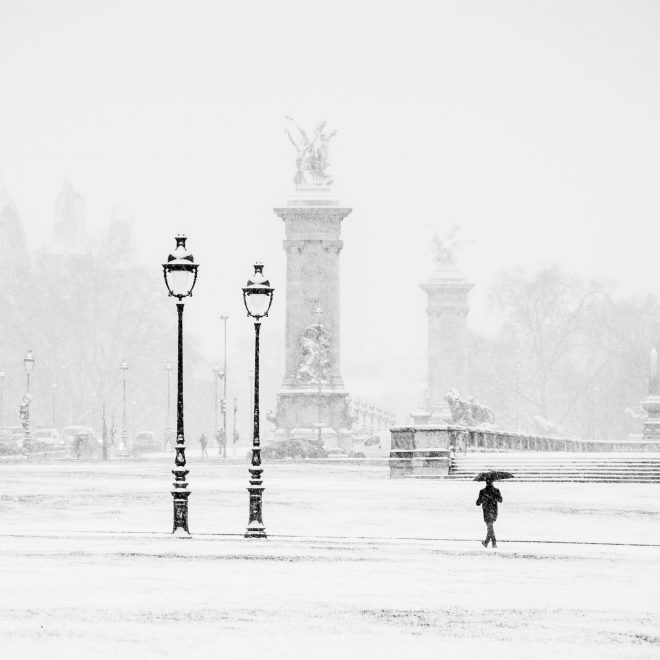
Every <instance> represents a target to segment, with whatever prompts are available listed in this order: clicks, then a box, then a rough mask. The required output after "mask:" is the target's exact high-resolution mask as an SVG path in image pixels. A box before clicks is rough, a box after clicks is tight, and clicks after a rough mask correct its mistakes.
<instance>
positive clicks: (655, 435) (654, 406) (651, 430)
mask: <svg viewBox="0 0 660 660" xmlns="http://www.w3.org/2000/svg"><path fill="white" fill-rule="evenodd" d="M642 408H644V410H646V412H647V414H648V417H647V418H646V419H645V420H644V431H643V438H644V440H660V371H659V368H658V352H657V350H656V349H655V348H653V349H651V355H650V360H649V395H648V396H647V397H646V399H644V402H643V403H642Z"/></svg>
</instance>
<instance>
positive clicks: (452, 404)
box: [445, 389, 495, 426]
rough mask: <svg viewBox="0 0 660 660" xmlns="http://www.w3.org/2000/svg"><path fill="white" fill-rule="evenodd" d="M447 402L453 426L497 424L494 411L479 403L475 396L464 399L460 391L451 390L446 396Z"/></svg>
mask: <svg viewBox="0 0 660 660" xmlns="http://www.w3.org/2000/svg"><path fill="white" fill-rule="evenodd" d="M445 400H446V401H447V403H448V404H449V410H450V411H451V423H452V424H461V425H463V426H480V425H483V424H493V423H494V422H495V413H494V412H493V410H492V409H491V408H489V407H488V406H484V405H482V404H481V403H479V401H477V400H476V399H475V398H474V397H473V396H469V397H467V399H462V398H461V396H460V394H459V393H458V390H455V389H451V390H449V392H447V394H445Z"/></svg>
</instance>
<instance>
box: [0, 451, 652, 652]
mask: <svg viewBox="0 0 660 660" xmlns="http://www.w3.org/2000/svg"><path fill="white" fill-rule="evenodd" d="M189 467H190V470H191V472H190V475H189V481H190V487H191V490H192V491H193V494H192V495H191V498H190V525H191V531H192V532H193V536H192V538H191V539H179V538H173V537H171V536H170V535H169V534H168V532H169V531H170V529H171V515H172V513H171V509H172V504H171V496H170V494H169V490H170V484H171V474H170V469H171V465H170V462H169V461H164V460H159V459H152V460H145V461H141V462H125V463H120V462H112V463H106V464H96V463H69V462H57V463H45V464H33V465H26V464H5V465H3V466H2V469H3V496H2V505H1V513H2V523H3V525H2V532H1V533H0V552H1V557H2V561H0V584H1V585H2V591H1V593H2V597H1V598H0V635H1V636H2V637H1V639H2V643H1V647H2V648H4V649H5V650H8V649H10V650H11V653H6V654H5V653H3V654H2V655H3V656H5V657H11V658H49V657H69V658H71V657H74V658H96V657H108V658H109V657H135V658H148V657H172V658H173V657H190V658H193V657H198V658H205V657H211V656H213V657H222V658H336V657H338V656H339V657H342V656H343V657H345V658H352V657H362V658H372V657H373V658H378V657H386V658H431V657H432V658H436V657H439V656H440V654H444V656H445V657H451V658H459V657H468V656H472V655H477V654H479V655H483V654H485V655H486V656H487V657H489V658H499V657H507V658H556V657H561V656H564V657H566V658H574V657H598V658H629V657H630V658H656V657H658V656H659V654H660V594H659V591H660V590H658V587H657V585H658V584H660V524H659V523H660V498H659V497H658V496H659V495H660V486H658V485H655V484H609V485H600V484H526V483H506V482H504V483H502V484H500V488H501V490H502V494H503V497H504V503H503V505H502V506H501V509H500V519H499V520H498V523H497V525H496V531H497V535H498V539H499V548H498V549H497V550H495V551H493V550H490V549H489V550H484V549H483V548H482V547H481V545H480V544H479V539H481V538H483V536H484V532H485V529H484V524H483V521H482V518H481V513H480V510H479V509H477V507H475V506H474V502H475V500H476V496H477V491H478V489H479V487H480V486H479V484H476V483H470V482H442V481H434V480H431V481H424V480H409V479H405V480H390V479H389V478H388V472H387V468H386V467H382V466H381V467H370V468H360V467H346V466H320V465H301V464H292V465H272V466H271V465H266V466H265V472H264V480H265V486H266V491H265V493H264V522H265V523H266V527H267V531H268V532H269V534H270V535H271V536H270V538H269V539H268V540H265V541H263V540H246V539H243V538H242V532H243V530H244V528H245V525H246V523H247V505H248V495H247V492H246V490H245V487H246V486H247V478H248V472H247V466H246V465H229V466H228V465H221V464H220V463H218V462H217V461H207V462H201V461H199V460H197V459H193V460H192V461H191V462H190V465H189Z"/></svg>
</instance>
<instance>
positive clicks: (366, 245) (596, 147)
mask: <svg viewBox="0 0 660 660" xmlns="http://www.w3.org/2000/svg"><path fill="white" fill-rule="evenodd" d="M0 16H1V20H0V95H1V98H2V102H1V103H0V183H1V184H2V185H3V186H4V188H5V189H6V191H7V192H8V193H9V195H10V196H11V198H12V199H13V203H14V204H15V207H16V208H17V209H18V211H19V213H20V215H21V218H22V222H23V226H24V229H25V233H26V237H27V243H28V248H29V250H30V252H31V254H33V255H38V254H39V253H40V251H44V250H46V251H47V250H48V246H49V244H50V242H51V236H52V224H53V218H54V206H55V201H56V199H57V197H58V195H59V193H60V190H61V188H62V185H63V183H64V182H65V181H70V182H71V184H72V185H73V186H74V188H75V190H76V191H77V192H78V193H79V194H80V195H81V196H82V197H83V198H84V199H85V201H86V212H85V222H86V233H87V234H88V236H89V237H90V241H91V242H92V244H94V243H95V242H96V243H98V242H99V239H100V238H101V237H104V236H105V234H106V231H107V227H108V225H109V223H110V220H111V218H112V217H113V212H114V211H113V210H114V209H116V207H117V205H121V207H122V209H124V210H123V211H122V213H125V214H126V216H127V217H130V218H132V231H133V234H132V238H131V244H132V256H131V259H132V260H134V261H135V262H136V263H137V264H138V265H140V266H143V267H144V268H145V269H146V270H147V272H151V273H152V274H153V279H152V281H151V282H150V283H149V284H148V285H146V286H147V288H148V289H149V287H151V288H150V289H149V290H150V291H152V292H153V293H152V295H150V297H149V300H150V301H151V300H154V299H155V298H157V297H158V295H161V296H162V298H163V305H166V306H167V307H166V310H167V313H169V314H170V315H171V322H170V325H169V326H167V327H166V329H165V330H162V331H161V330H160V329H159V328H155V329H154V333H156V334H162V333H164V332H165V331H167V332H171V333H172V334H171V353H170V354H168V355H163V356H162V360H161V361H162V363H163V364H164V362H165V361H166V360H168V359H169V360H171V359H173V356H174V350H175V346H176V344H175V341H176V338H175V335H174V330H173V329H174V325H173V324H174V315H175V310H174V306H173V305H169V303H168V301H167V300H166V291H165V286H164V284H163V282H162V276H161V266H160V264H161V263H162V262H163V261H164V260H165V258H166V256H167V254H168V252H169V251H170V250H171V249H172V248H173V247H174V242H173V236H174V235H175V234H176V233H179V232H183V233H186V234H187V235H188V237H189V241H188V246H189V248H190V250H191V251H192V252H193V254H194V255H195V257H196V260H197V261H198V262H199V263H200V272H199V280H198V283H197V287H196V289H195V294H194V296H193V298H192V300H191V301H190V302H189V303H188V304H187V306H186V325H185V329H186V333H187V335H186V340H187V342H189V343H190V346H191V356H192V351H193V350H194V355H195V360H196V361H195V362H194V373H195V374H196V376H197V378H198V379H200V383H201V384H199V385H198V387H199V389H200V391H201V390H202V389H203V388H205V387H206V388H207V390H206V391H208V390H210V388H211V367H212V365H213V364H214V363H215V362H217V361H221V358H222V322H221V320H220V315H221V314H228V315H229V317H230V320H229V323H228V327H229V337H228V351H229V374H230V375H229V396H230V399H231V397H233V396H237V397H239V399H240V400H241V413H243V411H246V410H247V409H248V407H249V405H248V401H249V395H248V390H249V376H248V372H249V369H250V367H251V361H252V353H251V350H252V343H251V342H252V326H251V324H250V323H249V321H248V319H247V318H245V312H244V310H243V304H242V299H241V291H240V287H242V286H244V285H245V281H246V279H247V278H248V276H249V275H250V274H251V272H252V269H251V265H252V263H253V262H254V260H256V259H259V260H261V261H263V262H264V263H265V273H266V274H267V275H268V276H269V277H270V281H271V284H272V285H273V286H274V287H275V288H276V293H275V300H274V303H273V308H272V311H271V314H270V317H269V318H268V319H267V320H266V321H265V323H264V327H263V331H262V342H263V343H262V350H263V352H264V355H263V362H262V363H263V365H265V373H264V374H263V377H262V384H263V387H264V391H263V393H262V401H263V407H264V408H265V409H267V408H269V407H273V406H274V401H275V391H276V389H277V388H278V387H279V385H280V382H281V378H282V373H283V366H284V365H283V341H284V302H285V301H284V289H285V254H284V251H283V249H282V240H283V237H284V235H283V234H284V232H283V223H282V221H281V220H280V219H279V218H277V216H275V214H274V213H273V211H272V208H273V207H276V206H281V205H283V204H284V203H285V200H286V197H287V196H288V195H289V194H291V193H292V192H293V183H292V179H293V176H294V173H295V162H294V161H295V153H294V150H293V148H292V147H291V144H290V143H289V141H288V139H287V137H286V135H285V133H284V129H285V126H286V122H285V116H293V117H295V118H296V120H297V121H298V122H299V123H300V124H301V125H303V126H305V127H311V126H313V124H314V123H315V122H317V121H320V120H325V121H327V122H328V125H329V126H330V128H332V129H337V130H338V132H337V135H336V136H335V137H334V138H333V141H332V144H331V149H330V162H331V168H330V171H331V173H332V175H333V176H334V179H335V182H336V185H335V190H336V192H337V195H338V197H339V199H340V202H341V204H342V205H345V206H350V207H352V208H353V209H354V210H353V212H352V213H351V215H350V216H349V217H348V218H347V219H346V220H345V222H344V223H343V229H342V232H343V240H344V249H343V252H342V254H341V304H342V309H341V314H342V371H343V376H344V381H345V384H346V386H347V389H348V390H349V391H350V392H351V393H352V394H354V395H356V396H358V397H361V398H368V399H370V400H372V401H374V402H375V403H376V404H378V405H382V406H386V407H388V408H391V409H393V410H394V411H395V412H396V414H397V417H398V419H399V420H400V421H404V420H405V419H406V416H407V414H408V413H409V412H410V411H411V410H412V409H413V408H414V407H415V406H416V404H417V403H418V402H419V401H420V400H421V399H422V397H423V393H424V389H425V387H426V384H425V381H426V368H425V364H426V314H425V304H426V301H425V295H424V293H423V292H422V290H421V289H420V288H419V284H420V283H421V282H422V281H424V280H425V279H426V278H427V277H428V275H429V273H430V271H431V268H432V262H431V241H432V237H433V235H434V233H435V232H436V231H437V232H441V231H443V230H444V229H446V228H448V227H450V226H453V225H455V224H458V225H460V226H461V228H462V234H463V251H462V255H461V264H462V267H463V270H464V272H465V274H466V276H467V277H468V278H469V279H470V280H471V281H472V282H474V283H475V284H476V286H475V288H474V290H473V291H472V293H471V294H470V315H469V316H468V325H469V327H470V329H471V330H472V331H473V332H475V333H477V334H481V335H492V334H493V332H495V329H496V327H497V324H496V322H495V320H494V315H493V313H492V310H491V309H490V307H489V295H490V294H489V292H490V291H492V288H493V286H494V285H495V282H496V281H497V276H498V273H499V272H501V271H502V270H503V269H511V268H513V267H516V266H520V267H523V268H525V269H527V271H528V272H533V271H535V270H538V269H539V268H541V267H543V266H546V265H550V264H554V263H556V264H558V265H559V267H560V268H561V269H562V271H564V272H566V273H570V274H572V275H575V276H579V277H581V278H583V279H594V278H595V279H598V280H602V281H606V282H611V283H613V285H614V288H613V295H614V296H618V297H628V296H632V295H635V296H640V297H644V296H646V295H648V294H657V282H658V275H659V274H660V273H659V270H660V269H659V268H658V259H657V233H658V232H657V223H658V217H660V198H659V197H658V194H657V181H658V180H659V178H660V159H659V158H658V154H659V153H660V125H659V124H658V121H657V117H658V116H660V86H658V84H657V81H658V80H659V79H660V41H659V40H658V34H659V29H660V6H658V4H657V3H654V2H586V1H585V2H552V3H551V2H546V3H530V2H522V1H521V2H511V1H509V2H499V3H491V2H477V1H475V2H458V1H457V2H437V1H436V2H408V3H390V2H382V1H381V2H363V3H349V2H335V3H329V4H327V5H326V6H325V7H322V6H319V5H318V4H310V3H303V2H278V3H266V2H261V3H259V2H258V3H231V4H229V3H214V2H187V3H185V4H184V3H172V2H163V1H160V0H159V1H158V2H147V1H143V0H139V1H135V0H132V1H131V2H113V3H104V2H89V1H87V2H69V1H65V0H58V1H57V2H37V1H34V0H25V1H23V2H16V1H14V2H10V1H7V0H3V1H0ZM0 240H2V241H3V242H4V241H6V240H7V239H6V237H5V236H2V237H1V238H0ZM35 258H36V257H35ZM42 277H47V274H45V273H43V272H42ZM35 286H37V287H38V283H37V284H36V285H35ZM154 304H155V303H154ZM52 314H53V315H55V314H61V309H56V308H53V309H52ZM11 322H12V320H11V318H10V319H8V318H7V317H6V316H5V318H4V319H3V321H2V325H0V327H3V326H4V327H5V329H6V327H7V324H8V323H11ZM34 322H35V323H38V324H47V323H48V322H49V321H48V315H46V316H42V317H40V318H37V319H34ZM24 332H25V337H24V340H25V342H30V344H31V346H30V347H31V348H33V349H34V351H35V355H36V356H37V359H38V360H39V359H40V358H43V357H44V350H45V349H44V347H42V346H39V345H37V344H36V343H35V341H37V335H36V334H35V333H34V332H32V329H31V328H30V327H29V325H28V326H27V327H26V328H24ZM163 342H166V338H163V337H160V338H159V342H158V345H159V346H160V345H161V344H163ZM641 344H643V342H641V343H640V351H642V349H643V351H646V350H647V349H648V348H650V345H649V346H646V347H645V346H642V345H641ZM27 347H28V346H26V347H25V348H27ZM193 347H194V349H193ZM123 348H124V349H125V351H124V352H126V351H132V352H134V353H135V354H137V355H139V354H140V352H144V351H146V350H148V347H145V346H136V345H134V346H125V347H123ZM643 351H642V352H643ZM22 355H23V354H22V352H21V353H19V354H17V355H15V354H14V353H12V354H9V353H8V345H7V344H5V346H4V348H3V349H1V350H0V359H1V362H2V363H1V364H0V367H2V368H4V369H5V370H6V371H7V372H8V373H10V371H11V369H12V368H13V369H15V372H16V374H18V372H19V371H20V369H21V360H22ZM117 357H118V359H121V358H122V357H123V356H122V355H118V356H117ZM150 357H152V358H153V359H154V360H156V358H157V356H150ZM14 363H15V366H14V367H12V366H11V364H14ZM111 367H112V369H115V371H116V374H117V383H116V384H115V385H117V386H118V383H119V369H118V362H117V363H116V368H115V365H114V364H113V365H111ZM109 369H110V367H109ZM635 369H636V370H637V372H639V371H640V369H641V367H640V365H639V364H637V365H636V366H635ZM38 370H39V363H37V365H36V366H35V372H34V378H35V380H38V378H39V375H38ZM637 372H636V373H637ZM108 373H113V372H112V370H110V371H109V372H108ZM17 378H18V376H15V379H17ZM44 378H45V376H44ZM48 378H49V384H48V386H50V378H51V375H50V374H49V376H48ZM204 378H207V379H208V382H206V383H202V382H201V381H203V379H204ZM7 387H9V382H8V383H7ZM644 387H645V384H644V382H643V381H642V382H641V383H640V394H642V393H643V390H644ZM154 388H156V389H157V391H158V394H157V395H158V396H164V395H163V394H162V392H163V388H164V380H162V381H160V382H159V383H157V384H154V382H153V381H148V382H147V381H145V382H144V383H143V384H142V385H141V386H140V389H141V390H142V391H143V392H144V391H146V392H147V393H149V392H150V391H152V390H154ZM158 388H160V389H158ZM7 396H8V397H9V394H7ZM209 396H210V394H209ZM15 399H17V396H15V395H14V396H13V399H11V405H12V406H13V401H14V400H15ZM9 400H10V399H9V398H8V399H7V401H9ZM630 403H631V404H633V403H635V402H634V401H631V402H630ZM7 405H9V403H8V404H7ZM35 407H36V401H35ZM200 410H201V407H200ZM35 414H36V413H35ZM202 414H203V413H202V412H200V413H199V415H202ZM206 414H207V415H210V414H211V413H210V412H208V411H207V412H206ZM245 420H246V422H245V423H246V424H247V417H245ZM152 423H154V424H155V423H156V422H152ZM206 423H207V422H203V421H200V420H199V419H198V418H195V419H194V420H191V421H190V424H192V425H193V427H194V428H195V430H198V428H199V427H200V426H202V427H203V426H204V424H206ZM195 424H197V426H195ZM246 429H247V426H246ZM245 432H247V431H245Z"/></svg>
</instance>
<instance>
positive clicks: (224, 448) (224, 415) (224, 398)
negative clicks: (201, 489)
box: [220, 314, 229, 458]
mask: <svg viewBox="0 0 660 660" xmlns="http://www.w3.org/2000/svg"><path fill="white" fill-rule="evenodd" d="M220 318H221V319H222V322H223V323H224V327H225V336H224V339H225V342H224V343H225V348H224V364H223V369H222V371H223V374H224V380H223V382H222V401H223V403H222V458H227V320H228V319H229V317H228V316H227V315H225V314H223V315H222V316H220Z"/></svg>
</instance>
